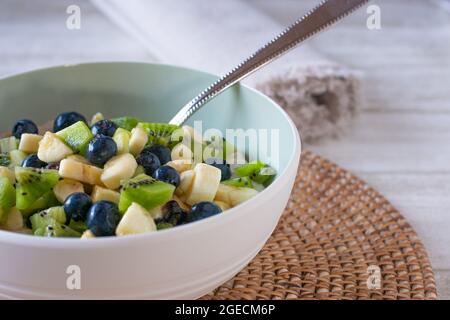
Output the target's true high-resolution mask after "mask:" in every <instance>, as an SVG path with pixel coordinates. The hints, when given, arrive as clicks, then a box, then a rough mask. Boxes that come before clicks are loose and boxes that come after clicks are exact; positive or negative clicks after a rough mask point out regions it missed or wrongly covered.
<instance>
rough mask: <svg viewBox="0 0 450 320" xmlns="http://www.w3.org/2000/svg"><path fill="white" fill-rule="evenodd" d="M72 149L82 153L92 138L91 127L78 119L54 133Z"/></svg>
mask: <svg viewBox="0 0 450 320" xmlns="http://www.w3.org/2000/svg"><path fill="white" fill-rule="evenodd" d="M56 135H57V136H58V137H60V138H61V139H62V140H64V142H65V143H66V144H67V145H68V146H70V147H71V148H72V150H73V151H76V152H80V153H81V154H84V153H85V151H86V149H87V146H88V144H89V142H91V140H92V139H93V138H94V135H93V134H92V132H91V129H89V127H88V126H87V125H86V123H84V122H83V121H78V122H77V123H74V124H73V125H71V126H69V127H67V128H65V129H63V130H61V131H58V132H57V133H56Z"/></svg>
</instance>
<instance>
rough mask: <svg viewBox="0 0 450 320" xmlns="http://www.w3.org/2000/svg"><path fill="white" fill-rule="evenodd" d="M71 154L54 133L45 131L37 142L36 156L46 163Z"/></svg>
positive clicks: (70, 150) (59, 159)
mask: <svg viewBox="0 0 450 320" xmlns="http://www.w3.org/2000/svg"><path fill="white" fill-rule="evenodd" d="M71 154H73V151H72V149H71V148H69V147H68V146H67V145H66V144H65V143H64V142H63V141H61V139H60V138H59V137H58V136H57V135H56V134H54V133H52V132H49V131H47V132H46V133H45V135H44V137H43V138H42V140H41V141H40V142H39V149H38V152H37V156H38V158H39V159H40V160H41V161H44V162H47V163H53V162H59V161H61V160H63V159H64V158H66V157H68V156H70V155H71Z"/></svg>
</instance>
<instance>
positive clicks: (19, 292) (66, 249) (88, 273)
mask: <svg viewBox="0 0 450 320" xmlns="http://www.w3.org/2000/svg"><path fill="white" fill-rule="evenodd" d="M216 78H217V77H216V76H214V75H210V74H206V73H203V72H199V71H195V70H190V69H185V68H180V67H175V66H168V65H159V64H146V63H126V62H117V63H91V64H81V65H67V66H61V67H54V68H48V69H43V70H37V71H33V72H29V73H24V74H20V75H16V76H12V77H8V78H4V79H1V80H0V112H1V114H2V116H1V117H0V132H3V131H9V130H10V128H11V127H12V125H13V124H14V122H15V121H16V120H17V119H24V118H25V119H27V118H28V119H33V121H35V122H36V123H38V124H43V123H46V122H47V121H48V120H49V119H54V118H55V116H56V115H57V114H59V113H61V112H63V111H67V110H73V111H77V112H80V113H82V114H85V115H87V116H92V115H93V114H94V113H95V112H102V113H104V114H107V115H109V116H111V117H118V116H123V115H131V116H135V117H138V118H141V119H146V120H148V121H153V122H168V121H169V120H170V119H171V117H172V116H173V115H175V114H176V112H177V111H178V110H179V108H180V107H181V106H183V105H184V104H185V102H186V101H189V100H190V99H191V98H192V96H194V95H195V94H196V93H198V92H199V91H201V90H202V89H203V88H204V87H206V86H207V85H209V84H210V83H211V82H212V81H213V80H215V79H216ZM198 120H201V121H202V127H203V130H206V129H209V128H215V129H219V130H221V131H225V130H226V129H244V130H248V129H252V130H257V131H258V132H260V131H261V130H269V131H270V132H276V137H277V139H276V140H273V141H275V142H272V144H273V143H275V144H276V147H277V148H276V150H277V151H276V153H277V154H276V157H275V156H274V155H272V156H271V157H267V158H265V159H264V158H263V159H261V160H262V161H265V162H266V163H269V164H271V165H275V164H274V163H273V161H274V160H273V159H275V158H276V167H277V172H278V174H277V177H276V178H275V180H274V181H273V182H272V183H271V184H270V185H269V186H268V187H267V188H266V189H265V190H263V191H262V192H259V193H258V194H257V195H256V196H254V197H253V198H252V199H250V200H248V201H246V202H244V203H242V204H240V205H238V206H236V207H234V208H232V209H229V210H226V211H225V212H223V213H221V214H218V215H215V216H212V217H210V218H207V219H204V220H201V221H197V222H194V223H190V224H186V225H181V226H178V227H175V228H171V229H167V230H160V231H158V232H152V233H145V234H138V235H131V236H126V237H102V238H95V239H71V238H47V237H34V236H30V235H26V234H19V233H12V232H8V231H2V230H0V297H1V298H4V299H17V298H19V299H194V298H198V297H201V296H202V295H204V294H206V293H208V292H209V291H211V290H213V289H214V288H215V287H217V286H219V285H220V284H222V283H223V282H225V281H227V280H228V279H230V278H231V277H232V276H234V275H235V274H236V273H237V272H239V271H240V270H241V269H242V268H244V267H245V265H246V264H248V262H249V261H250V260H251V259H252V258H253V257H254V256H255V255H256V254H257V253H258V251H259V250H261V248H262V247H263V245H264V243H265V242H266V241H267V239H268V238H269V237H270V235H271V233H272V231H273V230H274V228H275V227H276V225H277V222H278V220H279V218H280V215H281V214H282V212H283V210H284V208H285V206H286V204H287V201H288V198H289V195H290V192H291V190H292V187H293V184H294V181H295V176H296V173H297V169H298V165H299V160H300V151H301V143H300V137H299V134H298V131H297V129H296V127H295V125H294V124H293V122H292V121H291V119H290V118H289V117H288V115H287V114H286V113H285V112H284V111H283V110H282V108H280V107H279V106H278V105H277V104H275V103H274V102H273V101H272V100H270V99H269V98H267V97H266V96H264V95H263V94H261V93H259V92H257V91H255V90H253V89H250V88H247V87H245V86H243V85H240V86H235V87H233V88H231V89H229V90H228V91H226V92H225V93H223V94H221V95H220V96H219V97H217V98H216V99H214V100H212V101H211V102H210V103H209V104H208V105H207V106H205V107H204V108H203V109H202V110H200V111H198V112H197V113H196V114H195V115H194V116H193V117H192V118H191V119H190V120H189V122H188V124H191V125H192V124H193V123H194V121H198ZM245 152H246V153H247V154H249V153H251V152H252V150H245Z"/></svg>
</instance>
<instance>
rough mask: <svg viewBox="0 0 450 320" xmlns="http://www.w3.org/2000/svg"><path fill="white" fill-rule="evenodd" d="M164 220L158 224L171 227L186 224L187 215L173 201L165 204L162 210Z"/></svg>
mask: <svg viewBox="0 0 450 320" xmlns="http://www.w3.org/2000/svg"><path fill="white" fill-rule="evenodd" d="M162 211H163V214H164V219H163V221H160V222H165V223H170V224H171V225H173V226H177V225H180V224H184V223H186V219H187V213H186V211H184V210H183V209H182V208H181V207H180V205H179V204H178V202H176V201H175V200H172V201H169V202H167V203H166V204H165V205H164V206H163V208H162Z"/></svg>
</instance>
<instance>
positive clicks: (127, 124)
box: [111, 117, 140, 131]
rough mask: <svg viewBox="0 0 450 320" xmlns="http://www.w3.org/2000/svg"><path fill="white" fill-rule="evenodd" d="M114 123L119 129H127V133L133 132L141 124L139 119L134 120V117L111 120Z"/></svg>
mask: <svg viewBox="0 0 450 320" xmlns="http://www.w3.org/2000/svg"><path fill="white" fill-rule="evenodd" d="M111 121H112V122H114V123H115V124H116V126H118V127H119V128H122V129H125V130H127V131H131V130H133V129H134V128H136V126H137V125H138V123H139V122H140V121H139V119H137V118H133V117H121V118H115V119H111Z"/></svg>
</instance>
